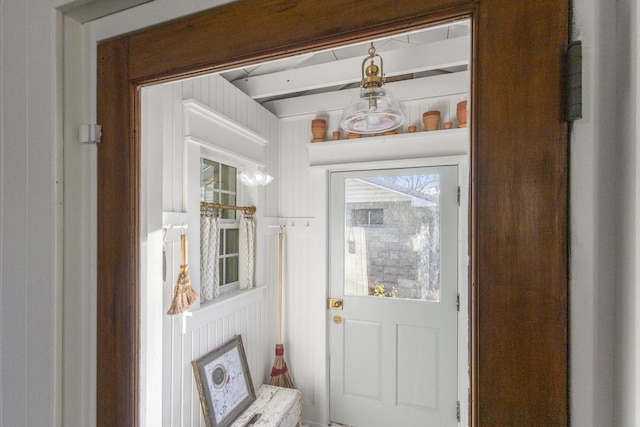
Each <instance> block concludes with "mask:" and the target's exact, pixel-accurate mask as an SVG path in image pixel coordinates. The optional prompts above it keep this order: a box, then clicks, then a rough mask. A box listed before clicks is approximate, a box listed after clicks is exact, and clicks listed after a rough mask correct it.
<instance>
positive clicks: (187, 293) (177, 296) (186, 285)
mask: <svg viewBox="0 0 640 427" xmlns="http://www.w3.org/2000/svg"><path fill="white" fill-rule="evenodd" d="M180 254H181V256H182V263H181V265H180V274H178V280H177V281H176V286H175V288H174V290H173V300H172V301H171V306H170V307H169V310H168V311H167V314H171V315H174V314H180V313H182V312H185V311H187V310H188V309H189V307H191V304H193V303H194V302H196V301H198V294H196V293H195V291H194V290H193V288H191V279H190V278H189V271H188V268H187V236H186V235H185V234H184V232H182V234H181V235H180Z"/></svg>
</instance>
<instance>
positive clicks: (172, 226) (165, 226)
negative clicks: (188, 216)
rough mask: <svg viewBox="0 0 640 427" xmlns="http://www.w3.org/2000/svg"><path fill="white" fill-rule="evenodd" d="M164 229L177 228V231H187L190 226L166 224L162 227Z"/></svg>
mask: <svg viewBox="0 0 640 427" xmlns="http://www.w3.org/2000/svg"><path fill="white" fill-rule="evenodd" d="M162 228H163V229H164V230H171V229H172V228H177V229H180V228H181V229H187V228H189V224H180V225H172V224H164V225H163V226H162Z"/></svg>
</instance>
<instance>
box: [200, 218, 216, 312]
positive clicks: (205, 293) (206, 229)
mask: <svg viewBox="0 0 640 427" xmlns="http://www.w3.org/2000/svg"><path fill="white" fill-rule="evenodd" d="M219 252H220V220H219V219H218V217H217V216H216V215H209V214H204V215H201V216H200V299H201V300H202V302H205V301H210V300H212V299H214V298H216V297H217V296H218V295H220V272H219V264H218V257H219Z"/></svg>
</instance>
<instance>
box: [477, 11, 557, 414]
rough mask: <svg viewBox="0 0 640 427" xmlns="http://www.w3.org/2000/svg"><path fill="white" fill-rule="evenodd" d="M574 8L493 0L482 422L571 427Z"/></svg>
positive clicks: (481, 224)
mask: <svg viewBox="0 0 640 427" xmlns="http://www.w3.org/2000/svg"><path fill="white" fill-rule="evenodd" d="M567 16H568V3H567V2H559V1H557V0H538V1H518V2H513V1H509V0H483V1H482V3H481V7H480V9H479V13H478V19H477V22H478V37H477V41H478V45H477V46H478V63H477V76H476V79H477V80H476V91H475V94H476V105H477V111H476V116H475V118H476V122H475V130H476V140H475V146H474V148H475V149H474V150H473V151H474V157H473V163H474V180H475V185H473V189H474V191H475V197H474V202H475V205H474V206H473V209H472V210H473V215H474V216H475V220H476V227H475V230H474V231H475V238H474V239H472V242H473V246H474V254H475V256H474V258H475V262H476V263H475V266H474V267H475V271H474V273H475V275H474V281H475V288H476V293H475V296H476V310H477V311H476V317H475V319H474V324H475V329H476V334H477V341H476V344H477V345H476V348H475V356H476V368H477V370H476V373H475V374H476V380H477V390H476V396H477V399H478V400H477V405H478V407H477V412H478V421H479V424H480V425H549V426H551V425H553V426H559V425H563V424H566V423H567V417H568V415H567V414H568V390H567V362H568V358H567V351H568V350H567V342H568V320H567V319H568V311H567V307H568V300H567V179H568V177H567V162H568V160H567V124H566V122H564V120H563V114H562V108H561V96H560V95H561V93H562V64H563V63H562V57H563V52H564V51H565V49H566V47H567V34H568V31H567Z"/></svg>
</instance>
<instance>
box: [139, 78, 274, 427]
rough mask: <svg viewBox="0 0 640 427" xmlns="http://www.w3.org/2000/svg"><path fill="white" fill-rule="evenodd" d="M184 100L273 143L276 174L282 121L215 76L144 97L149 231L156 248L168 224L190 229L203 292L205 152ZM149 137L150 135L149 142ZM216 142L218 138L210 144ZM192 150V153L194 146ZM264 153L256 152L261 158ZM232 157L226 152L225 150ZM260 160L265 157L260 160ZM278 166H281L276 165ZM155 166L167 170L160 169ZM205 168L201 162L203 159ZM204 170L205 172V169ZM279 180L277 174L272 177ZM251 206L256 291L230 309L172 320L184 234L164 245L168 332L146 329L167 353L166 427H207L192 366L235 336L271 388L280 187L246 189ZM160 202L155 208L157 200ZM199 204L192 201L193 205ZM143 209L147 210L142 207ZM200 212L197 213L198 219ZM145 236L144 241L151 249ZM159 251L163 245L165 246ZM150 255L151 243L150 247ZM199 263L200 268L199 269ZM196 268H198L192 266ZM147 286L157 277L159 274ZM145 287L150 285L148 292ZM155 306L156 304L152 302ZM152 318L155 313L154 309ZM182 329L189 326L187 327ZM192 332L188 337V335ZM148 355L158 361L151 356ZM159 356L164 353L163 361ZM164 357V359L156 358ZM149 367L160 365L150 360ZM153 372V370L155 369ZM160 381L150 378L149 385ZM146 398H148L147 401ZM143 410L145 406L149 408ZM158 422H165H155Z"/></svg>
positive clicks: (221, 304) (270, 161) (223, 305)
mask: <svg viewBox="0 0 640 427" xmlns="http://www.w3.org/2000/svg"><path fill="white" fill-rule="evenodd" d="M183 100H195V101H198V102H199V103H201V104H203V105H205V106H207V107H210V108H211V109H213V110H215V111H216V112H218V113H220V114H222V115H224V116H226V117H228V118H229V119H231V120H233V121H235V122H237V123H239V124H241V125H243V126H245V127H246V128H248V129H251V130H252V131H254V132H256V133H258V134H260V135H262V136H264V137H265V138H266V139H267V140H269V141H270V142H269V143H268V144H267V145H266V146H265V147H264V150H265V153H264V157H265V160H266V161H265V163H266V167H267V171H273V170H275V169H276V168H277V140H278V132H279V124H278V120H277V118H276V117H275V116H274V115H273V114H271V113H269V112H268V111H267V110H265V109H263V108H262V107H261V106H260V105H258V104H257V103H255V102H254V101H252V100H251V99H250V98H248V97H247V96H246V95H244V94H243V93H242V92H240V91H239V90H237V89H236V88H235V87H234V86H232V85H231V84H229V83H228V82H227V81H226V80H224V79H223V78H221V77H219V76H217V75H213V76H205V77H200V78H194V79H190V80H186V81H181V82H174V83H169V84H164V85H159V86H153V87H149V88H146V89H145V92H144V94H143V103H144V104H143V144H145V143H146V144H148V146H147V148H148V150H149V152H148V155H147V156H146V157H145V158H146V159H148V160H147V163H145V164H146V165H147V167H146V168H145V167H144V166H143V173H145V171H147V172H148V175H147V176H148V177H149V178H148V180H149V182H148V185H149V188H147V190H146V192H147V194H148V196H147V198H146V199H145V200H147V201H148V202H147V204H146V206H147V208H148V209H147V210H148V212H147V215H148V218H147V224H148V230H147V232H148V235H149V242H151V241H153V239H154V237H155V238H156V239H157V237H158V228H159V227H161V226H162V225H164V224H173V225H181V223H184V224H187V225H188V229H187V230H186V234H187V239H188V242H189V243H188V246H189V254H190V255H189V264H190V266H191V268H190V269H189V274H190V276H191V279H192V283H193V284H194V288H196V289H197V286H198V284H199V268H198V265H199V264H198V262H197V259H198V257H197V256H195V255H194V251H198V248H199V241H200V237H199V221H198V219H197V218H198V214H197V212H199V206H190V205H188V203H187V202H188V200H189V195H188V192H189V191H190V187H188V186H187V185H188V179H187V177H188V175H189V171H188V170H186V169H185V168H187V167H188V165H190V166H189V167H194V166H193V165H194V162H193V159H190V158H189V156H193V155H194V153H196V154H197V153H198V152H199V150H198V149H196V150H194V149H193V146H192V144H194V143H193V142H189V141H188V140H185V137H186V136H188V135H186V134H185V132H186V129H187V128H186V123H185V113H184V110H183ZM145 130H146V134H145ZM211 141H215V135H212V136H211ZM190 144H191V145H190ZM258 149H260V147H258V146H256V150H258ZM222 151H225V150H222ZM257 157H260V156H257ZM274 160H275V161H274ZM154 164H159V165H161V167H160V168H158V167H156V165H154ZM196 164H198V165H199V159H196ZM198 168H199V166H198ZM272 173H273V172H272ZM154 182H161V183H162V186H161V191H158V190H154V188H156V189H157V186H155V185H154ZM242 190H243V191H244V192H245V199H244V201H241V203H243V204H256V205H257V207H258V212H257V214H256V215H255V217H256V220H257V245H256V246H257V260H256V284H257V286H258V288H257V289H255V290H251V291H244V292H242V293H241V294H239V295H236V296H233V297H231V298H229V299H226V300H223V301H215V302H214V303H213V305H207V306H203V307H199V304H195V305H194V309H193V310H192V316H191V317H187V318H186V320H185V319H183V316H181V315H178V316H168V315H166V314H165V312H166V310H167V309H168V307H169V304H170V301H171V299H172V296H173V287H174V285H175V281H176V278H177V276H178V272H179V265H180V231H179V230H175V229H174V230H169V231H168V232H167V234H166V237H165V244H166V249H167V251H166V256H167V275H166V281H165V282H164V283H163V284H162V288H161V289H162V291H161V292H162V294H163V297H162V302H161V304H162V307H157V309H156V313H157V314H156V317H155V319H156V320H159V323H160V324H162V334H161V335H162V338H161V340H157V341H156V342H154V341H153V338H152V337H153V334H154V331H153V328H154V326H153V325H154V316H153V315H152V314H151V315H149V317H148V319H149V321H148V322H147V326H148V328H147V329H146V332H147V337H148V340H147V341H146V342H147V343H148V344H149V345H150V346H152V347H158V346H161V347H162V352H161V354H162V363H161V367H158V369H157V370H156V372H157V373H158V374H159V375H161V376H162V420H161V422H162V425H164V426H201V425H202V426H203V425H205V424H204V419H203V417H202V409H201V407H200V401H199V398H198V392H197V388H196V385H195V382H194V376H193V371H192V366H191V362H192V361H193V360H196V359H198V358H199V357H201V356H203V355H205V354H206V353H208V352H209V351H211V350H213V349H214V348H216V347H218V346H220V345H222V344H223V343H224V342H226V341H228V340H229V339H230V338H232V337H233V336H234V335H238V334H239V335H241V336H242V340H243V343H244V346H245V349H246V352H247V361H248V364H249V369H250V371H251V376H252V378H253V382H254V384H255V386H256V388H257V387H258V386H259V385H260V384H262V383H263V382H266V381H268V379H269V373H270V370H269V369H270V366H271V364H272V363H273V357H274V356H273V345H274V344H275V341H274V340H275V330H274V327H275V318H274V315H275V313H276V307H277V306H276V299H275V298H276V295H275V292H276V291H277V289H276V287H275V286H274V285H275V281H274V277H275V278H277V275H276V274H277V272H276V271H275V269H274V267H273V265H276V263H277V259H276V258H275V257H274V256H273V253H274V251H273V245H274V243H275V244H276V245H277V242H276V239H275V232H276V231H275V230H270V229H269V228H268V227H267V224H268V223H269V222H270V216H273V215H274V213H275V212H277V209H278V201H277V198H276V197H275V195H276V194H277V191H276V188H275V187H270V186H267V187H261V188H257V189H256V188H254V189H250V188H243V189H242ZM153 194H156V197H161V199H162V200H161V202H160V201H157V202H158V203H155V202H154V201H153V200H151V199H150V198H153V197H154V196H153ZM192 200H193V199H192ZM143 209H144V207H143ZM194 212H195V213H196V214H195V215H194ZM160 218H162V220H160ZM143 224H144V221H143ZM144 238H145V237H144V236H143V241H144ZM158 243H159V242H158ZM150 247H151V243H150ZM157 247H158V245H157V244H156V245H154V249H149V250H150V251H154V252H155V253H156V255H157V256H156V257H155V258H154V257H153V256H151V257H149V259H150V261H149V265H148V267H149V270H151V269H152V268H156V269H157V268H158V267H159V266H160V262H161V261H160V258H159V256H160V254H161V252H159V251H158V249H157ZM194 259H195V261H194ZM192 261H193V264H192ZM147 277H148V278H151V277H154V274H153V272H152V271H150V272H149V274H148V276H147ZM156 281H157V280H153V282H154V283H149V284H147V285H148V287H149V290H148V291H147V293H146V294H149V293H150V292H153V291H152V290H151V289H153V288H155V289H156V291H155V292H157V291H158V289H159V287H158V286H156V283H155V282H156ZM143 286H144V285H143ZM146 301H147V303H148V304H154V302H153V301H154V300H153V298H147V299H146ZM148 310H149V308H148ZM183 322H185V325H184V326H183ZM183 328H185V331H184V332H186V333H183ZM147 354H153V351H151V350H149V351H148V353H147ZM156 354H157V353H156ZM156 357H157V356H156ZM147 363H148V364H155V361H154V360H151V359H148V360H147ZM150 369H151V368H150ZM153 381H154V379H153V378H152V375H151V373H150V372H149V373H148V374H147V384H152V383H153ZM146 397H147V399H148V401H149V402H148V404H147V408H148V411H146V413H145V412H143V416H145V414H146V417H147V418H146V419H147V420H148V421H150V420H152V419H154V417H155V416H156V415H154V414H153V413H151V406H152V403H151V401H152V400H153V393H152V394H151V395H149V394H146ZM144 398H145V396H143V400H144ZM143 408H145V406H144V405H143ZM156 420H157V421H159V420H158V419H157V418H156Z"/></svg>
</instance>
